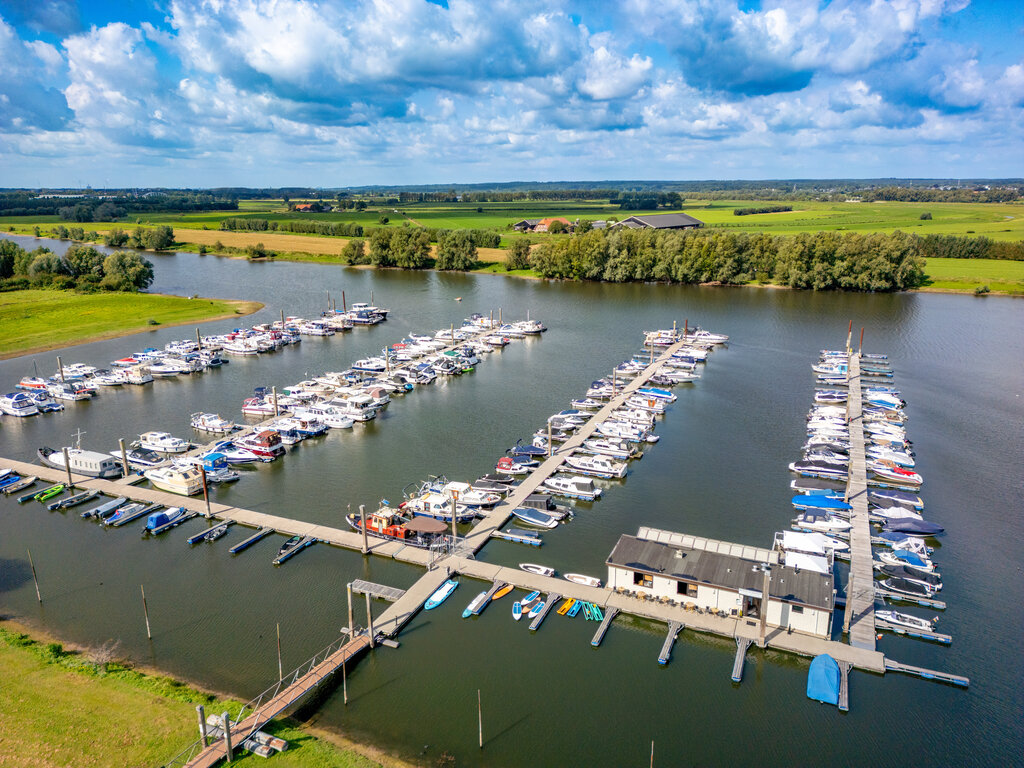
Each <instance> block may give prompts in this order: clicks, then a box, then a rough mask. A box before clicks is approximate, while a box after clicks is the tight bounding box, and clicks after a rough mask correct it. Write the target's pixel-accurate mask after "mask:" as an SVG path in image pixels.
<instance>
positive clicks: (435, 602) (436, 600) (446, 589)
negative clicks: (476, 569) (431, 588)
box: [423, 579, 459, 611]
mask: <svg viewBox="0 0 1024 768" xmlns="http://www.w3.org/2000/svg"><path fill="white" fill-rule="evenodd" d="M457 586H459V582H457V581H455V580H454V579H448V581H446V582H445V583H444V584H442V585H441V586H440V587H438V588H437V590H436V591H435V592H434V594H432V595H431V596H430V597H429V598H428V599H427V602H426V603H424V605H423V608H424V610H427V611H430V610H433V609H434V608H437V606H439V605H440V604H441V603H443V602H444V601H445V600H447V599H448V597H449V595H451V593H452V592H454V591H455V588H456V587H457Z"/></svg>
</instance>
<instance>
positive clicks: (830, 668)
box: [807, 653, 841, 704]
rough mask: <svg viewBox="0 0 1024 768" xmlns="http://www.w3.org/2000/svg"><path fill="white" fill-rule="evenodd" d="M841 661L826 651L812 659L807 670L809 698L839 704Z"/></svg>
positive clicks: (824, 702)
mask: <svg viewBox="0 0 1024 768" xmlns="http://www.w3.org/2000/svg"><path fill="white" fill-rule="evenodd" d="M840 681H841V676H840V672H839V663H838V662H837V661H836V660H835V659H833V658H832V657H831V656H829V655H828V654H827V653H824V654H822V655H820V656H815V657H814V658H813V659H812V660H811V666H810V669H808V670H807V698H809V699H814V700H815V701H820V702H821V703H823V704H839V688H840Z"/></svg>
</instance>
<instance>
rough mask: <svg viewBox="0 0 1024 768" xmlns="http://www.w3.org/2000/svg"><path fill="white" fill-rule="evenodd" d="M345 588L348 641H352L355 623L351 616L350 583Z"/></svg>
mask: <svg viewBox="0 0 1024 768" xmlns="http://www.w3.org/2000/svg"><path fill="white" fill-rule="evenodd" d="M345 587H346V591H347V592H348V639H349V640H352V636H353V635H354V634H355V631H356V625H355V621H354V620H353V616H352V582H351V581H350V582H349V583H348V584H346V585H345Z"/></svg>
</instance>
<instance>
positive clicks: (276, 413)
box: [270, 387, 281, 418]
mask: <svg viewBox="0 0 1024 768" xmlns="http://www.w3.org/2000/svg"><path fill="white" fill-rule="evenodd" d="M270 394H271V396H272V397H273V398H274V418H277V417H278V416H280V415H281V413H280V411H279V409H278V407H277V387H271V388H270Z"/></svg>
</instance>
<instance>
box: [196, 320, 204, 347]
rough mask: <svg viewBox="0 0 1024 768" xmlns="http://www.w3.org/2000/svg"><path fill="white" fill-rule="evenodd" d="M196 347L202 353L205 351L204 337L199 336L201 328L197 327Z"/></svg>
mask: <svg viewBox="0 0 1024 768" xmlns="http://www.w3.org/2000/svg"><path fill="white" fill-rule="evenodd" d="M196 346H197V347H198V348H199V351H200V352H202V351H203V337H202V336H201V335H200V334H199V326H196Z"/></svg>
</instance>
